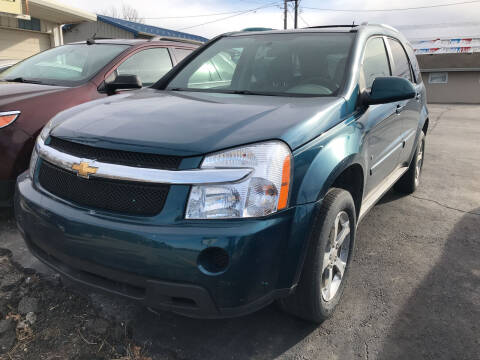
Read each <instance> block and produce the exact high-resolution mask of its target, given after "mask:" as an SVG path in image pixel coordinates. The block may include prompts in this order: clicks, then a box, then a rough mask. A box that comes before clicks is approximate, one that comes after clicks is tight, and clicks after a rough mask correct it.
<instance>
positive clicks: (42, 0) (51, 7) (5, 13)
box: [0, 0, 97, 60]
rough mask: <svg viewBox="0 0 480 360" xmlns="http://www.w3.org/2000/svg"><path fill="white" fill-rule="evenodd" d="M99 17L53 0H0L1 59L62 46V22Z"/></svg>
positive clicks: (21, 56)
mask: <svg viewBox="0 0 480 360" xmlns="http://www.w3.org/2000/svg"><path fill="white" fill-rule="evenodd" d="M96 18H97V16H96V15H95V14H92V13H88V12H86V11H82V10H79V9H76V8H73V7H70V6H67V5H64V4H61V3H58V2H56V1H53V0H0V60H22V59H24V58H27V57H29V56H32V55H34V54H36V53H38V52H40V51H44V50H47V49H49V48H51V47H55V46H58V45H62V44H63V34H62V28H61V27H62V24H65V23H69V24H70V23H81V22H84V21H96Z"/></svg>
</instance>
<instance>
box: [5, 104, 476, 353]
mask: <svg viewBox="0 0 480 360" xmlns="http://www.w3.org/2000/svg"><path fill="white" fill-rule="evenodd" d="M430 111H431V115H430V122H431V123H430V129H429V133H428V135H427V149H426V158H425V165H424V173H423V178H422V184H421V186H420V189H419V190H418V191H417V192H416V193H415V194H414V195H413V196H407V197H400V196H399V195H398V194H396V193H395V192H393V191H392V192H390V193H388V194H387V195H386V196H385V197H384V198H383V199H382V201H381V202H380V203H379V204H378V205H377V206H376V207H375V208H374V209H373V210H372V211H371V212H370V214H369V215H368V216H367V217H366V219H365V220H364V222H363V223H362V224H361V225H360V226H359V234H358V240H357V252H356V258H355V261H354V262H353V264H352V269H351V273H350V279H349V285H348V286H347V289H346V291H345V294H344V299H343V302H342V303H341V304H340V307H339V309H338V311H337V313H336V314H335V315H334V316H333V318H332V319H330V320H328V321H326V322H325V323H324V324H322V325H321V326H313V325H311V324H308V323H305V322H302V321H299V320H296V319H294V318H292V317H289V316H287V315H284V314H283V313H281V312H280V311H278V310H277V309H276V307H275V306H273V305H272V306H270V307H268V308H266V309H264V310H262V311H260V312H258V313H255V314H252V315H249V316H246V317H242V318H237V319H230V320H209V321H205V320H192V319H188V318H183V317H180V316H176V315H173V314H168V313H158V314H153V313H151V312H149V311H147V310H146V309H142V308H140V307H138V306H136V305H134V304H131V303H128V302H125V301H123V300H119V299H116V298H114V297H110V296H106V295H101V294H97V293H91V292H89V293H86V292H82V291H81V289H79V288H78V287H76V286H69V287H68V288H65V287H64V286H63V285H61V284H59V282H58V278H57V277H56V276H55V275H54V274H52V273H51V272H49V271H48V270H47V269H45V267H43V266H41V264H39V263H38V262H37V261H35V259H33V258H32V257H31V256H30V255H29V254H28V252H27V251H26V250H25V247H24V245H23V243H22V240H21V238H20V236H19V234H18V232H17V231H16V229H15V226H14V221H13V219H12V218H11V215H9V214H8V213H5V214H3V215H2V217H1V218H0V248H3V249H8V250H9V251H4V250H0V282H2V281H3V282H4V284H3V285H2V286H0V320H2V319H5V317H6V316H7V314H10V315H9V316H8V317H9V319H10V320H7V321H6V322H5V321H4V322H3V323H2V322H0V354H2V349H1V347H2V346H3V345H2V341H3V343H7V345H9V344H8V342H10V343H11V344H13V343H14V342H15V339H14V338H15V335H16V337H17V340H16V345H13V346H14V347H13V350H11V351H10V352H9V353H6V354H4V355H3V357H2V355H0V359H8V360H10V359H120V358H121V359H136V360H145V359H148V357H151V358H152V359H177V360H178V359H274V358H280V359H362V358H363V359H406V358H409V359H479V358H480V355H479V354H480V260H479V259H480V235H479V234H480V161H479V158H480V119H479V113H480V106H467V105H465V106H463V105H431V106H430ZM10 252H11V253H13V256H12V257H11V258H10V257H9V256H8V254H9V253H10ZM12 261H13V263H14V264H15V265H12ZM31 269H35V271H36V273H35V274H34V273H33V271H32V270H31ZM5 279H7V280H5ZM9 279H10V280H9ZM12 279H13V280H12ZM15 279H16V280H15ZM5 281H7V282H5ZM8 281H10V282H8ZM12 283H13V285H12ZM9 284H10V285H9ZM4 285H7V286H6V287H5V286H4ZM82 294H83V295H82ZM32 298H33V299H34V300H33V302H34V303H35V304H33V305H36V307H34V308H33V309H32V308H27V309H25V306H29V305H32ZM25 299H26V300H25ZM29 302H30V303H29ZM20 303H22V304H20ZM52 308H53V309H52ZM50 309H52V310H50ZM26 310H30V311H26ZM29 312H30V313H33V314H34V315H35V318H36V319H35V321H34V322H33V325H32V324H30V323H29V322H28V319H27V314H28V313H29ZM19 313H23V314H20V317H18V316H17V314H19ZM32 316H33V315H29V319H30V320H31V319H32ZM7 322H8V323H7ZM2 324H3V328H2ZM18 324H20V326H19V325H18ZM25 324H26V326H25ZM15 327H16V328H17V329H16V331H15ZM25 328H27V330H25ZM2 329H7V330H6V331H3V332H2ZM12 329H14V330H12ZM12 331H13V332H12ZM5 334H7V335H5ZM12 334H13V335H12ZM12 336H13V339H12ZM19 339H20V340H19ZM102 344H103V345H102ZM25 349H26V350H25ZM5 351H6V350H4V352H5Z"/></svg>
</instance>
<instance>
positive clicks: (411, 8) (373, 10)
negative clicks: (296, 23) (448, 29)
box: [303, 0, 480, 12]
mask: <svg viewBox="0 0 480 360" xmlns="http://www.w3.org/2000/svg"><path fill="white" fill-rule="evenodd" d="M476 3H480V0H473V1H463V2H457V3H450V4H439V5H426V6H416V7H408V8H396V9H328V8H315V7H306V6H304V7H303V8H304V9H309V10H321V11H336V12H337V11H338V12H383V11H385V12H388V11H405V10H417V9H432V8H439V7H447V6H456V5H467V4H476Z"/></svg>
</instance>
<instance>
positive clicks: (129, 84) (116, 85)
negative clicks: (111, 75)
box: [105, 75, 142, 95]
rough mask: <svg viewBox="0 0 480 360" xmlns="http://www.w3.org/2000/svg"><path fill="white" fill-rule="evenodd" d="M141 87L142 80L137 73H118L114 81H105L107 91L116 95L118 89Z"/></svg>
mask: <svg viewBox="0 0 480 360" xmlns="http://www.w3.org/2000/svg"><path fill="white" fill-rule="evenodd" d="M141 88H142V82H141V81H140V79H139V78H138V76H137V75H118V76H117V77H115V79H114V80H113V81H110V82H107V81H105V91H106V92H107V94H108V95H115V93H116V92H117V90H127V89H141Z"/></svg>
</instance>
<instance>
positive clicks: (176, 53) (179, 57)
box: [173, 49, 193, 62]
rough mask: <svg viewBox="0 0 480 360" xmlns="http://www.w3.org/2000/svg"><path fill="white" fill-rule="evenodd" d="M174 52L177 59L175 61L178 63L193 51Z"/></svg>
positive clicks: (178, 50) (181, 50)
mask: <svg viewBox="0 0 480 360" xmlns="http://www.w3.org/2000/svg"><path fill="white" fill-rule="evenodd" d="M173 51H174V52H175V57H176V58H177V61H178V62H180V61H182V60H183V59H185V58H186V57H187V56H188V55H190V54H191V53H192V51H193V50H190V49H174V50H173Z"/></svg>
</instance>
